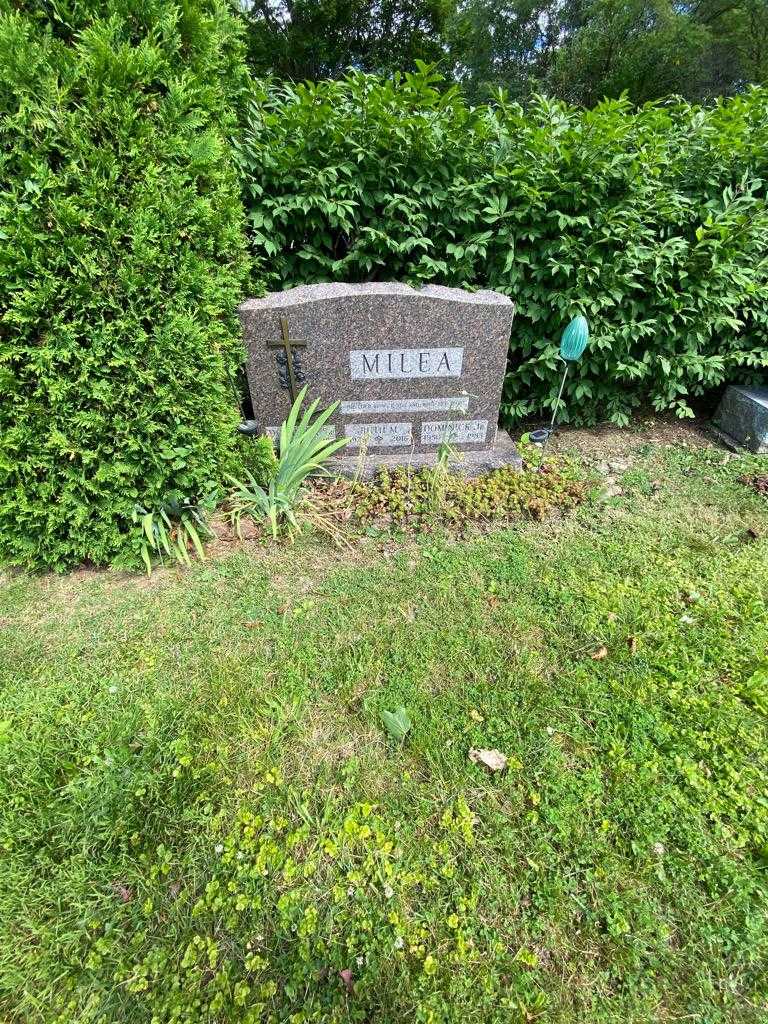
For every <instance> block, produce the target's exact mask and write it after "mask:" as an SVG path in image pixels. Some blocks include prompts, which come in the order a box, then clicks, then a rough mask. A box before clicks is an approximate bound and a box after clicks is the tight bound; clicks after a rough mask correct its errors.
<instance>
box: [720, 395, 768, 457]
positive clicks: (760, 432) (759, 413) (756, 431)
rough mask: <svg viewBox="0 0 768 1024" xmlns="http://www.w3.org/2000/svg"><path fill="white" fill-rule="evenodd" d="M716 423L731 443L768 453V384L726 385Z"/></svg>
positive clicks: (736, 446)
mask: <svg viewBox="0 0 768 1024" xmlns="http://www.w3.org/2000/svg"><path fill="white" fill-rule="evenodd" d="M712 426H713V432H714V433H715V434H717V436H718V437H719V438H720V439H721V440H722V441H724V442H725V444H727V445H728V447H730V448H746V449H748V450H749V451H751V452H754V453H755V454H756V455H766V454H768V388H758V387H752V388H748V387H733V386H731V387H728V388H726V389H725V394H724V395H723V399H722V401H721V402H720V406H719V408H718V410H717V412H716V413H715V417H714V420H713V421H712Z"/></svg>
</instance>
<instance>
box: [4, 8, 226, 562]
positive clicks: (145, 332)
mask: <svg viewBox="0 0 768 1024" xmlns="http://www.w3.org/2000/svg"><path fill="white" fill-rule="evenodd" d="M239 33H240V24H239V22H238V20H237V19H236V18H235V17H234V16H233V15H232V14H231V13H230V11H229V8H228V7H227V6H226V5H225V4H224V3H220V2H218V0H199V2H198V0H196V2H195V3H186V4H175V3H172V2H168V0H141V2H139V0H114V2H112V3H110V4H109V5H105V4H102V3H96V2H95V0H93V2H90V0H89V2H83V0H76V2H75V0H72V2H71V3H58V2H57V3H33V2H29V3H17V2H14V3H8V2H7V0H2V2H0V110H2V112H3V117H2V119H1V120H0V226H1V228H2V233H1V234H0V297H1V301H0V391H1V392H2V403H1V404H0V552H2V555H3V557H6V558H9V559H11V560H14V561H19V562H23V563H28V564H38V565H39V564H42V565H47V566H55V567H63V566H66V565H71V564H76V563H80V562H83V561H86V560H89V561H93V562H96V563H104V562H108V561H114V560H115V559H120V558H121V557H124V556H125V555H126V547H130V543H129V541H128V537H129V534H130V532H131V531H132V529H133V527H132V523H131V515H132V511H133V508H134V506H135V504H136V503H137V502H140V503H141V504H142V505H144V506H145V507H148V508H157V507H158V506H160V505H163V504H165V503H168V502H173V501H174V500H181V499H182V498H187V499H192V500H196V499H199V498H200V497H201V496H203V495H204V494H205V492H206V491H207V490H209V489H210V488H211V486H212V485H213V484H214V483H215V482H216V481H217V480H218V479H219V478H220V476H221V469H222V466H223V464H224V463H225V461H226V459H227V457H228V453H229V451H230V450H231V447H232V443H233V441H232V432H233V427H234V422H235V419H236V414H235V408H236V406H235V403H234V400H233V397H232V392H231V387H230V384H229V379H228V368H230V367H231V365H232V364H234V363H235V362H237V361H239V360H240V342H239V330H238V327H237V324H236V320H235V308H236V305H237V303H238V301H239V300H240V298H241V297H242V292H243V285H242V282H243V279H244V274H245V270H246V259H245V245H244V237H243V222H242V206H241V203H240V196H239V186H238V182H237V176H236V173H235V170H234V167H233V164H232V160H231V155H230V150H229V147H228V144H227V141H226V140H227V136H228V135H229V134H230V133H231V132H232V130H233V126H234V104H235V102H236V100H237V97H238V96H239V94H240V92H241V91H242V89H243V87H244V84H245V77H244V74H245V65H244V62H243V48H242V44H241V41H240V38H239ZM129 553H130V552H129Z"/></svg>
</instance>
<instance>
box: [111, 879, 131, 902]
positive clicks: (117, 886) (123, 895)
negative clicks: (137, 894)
mask: <svg viewBox="0 0 768 1024" xmlns="http://www.w3.org/2000/svg"><path fill="white" fill-rule="evenodd" d="M112 890H113V892H114V893H115V895H116V896H119V897H120V899H121V900H122V901H123V903H130V902H131V900H132V899H133V892H132V890H131V889H129V888H128V886H127V885H124V884H123V882H113V883H112Z"/></svg>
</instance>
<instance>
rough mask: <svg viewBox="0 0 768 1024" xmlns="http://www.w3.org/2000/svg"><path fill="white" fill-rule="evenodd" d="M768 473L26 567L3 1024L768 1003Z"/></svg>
mask: <svg viewBox="0 0 768 1024" xmlns="http://www.w3.org/2000/svg"><path fill="white" fill-rule="evenodd" d="M759 465H760V463H759V460H757V459H753V460H749V459H739V460H731V461H730V462H727V463H725V464H724V459H723V452H722V451H720V450H716V449H707V448H702V449H694V448H667V447H663V446H652V445H650V446H647V447H644V448H640V449H637V450H635V453H634V457H633V459H632V464H631V467H630V469H629V470H628V472H627V473H626V474H625V476H624V479H623V486H624V492H625V493H624V495H623V496H621V497H618V498H615V499H612V500H610V501H608V502H602V503H595V504H591V505H588V506H584V507H582V508H581V509H580V510H579V511H578V512H577V513H575V514H572V515H570V516H568V517H567V518H565V519H562V520H553V521H550V522H548V523H544V524H542V525H538V524H524V525H521V526H520V527H519V528H515V529H509V530H504V531H500V532H496V533H493V534H489V535H487V536H482V535H477V536H475V537H470V538H468V539H463V540H461V541H456V540H452V539H451V538H449V537H442V536H436V535H431V536H425V537H423V538H421V539H419V538H416V539H413V538H410V539H397V538H372V537H371V538H366V539H364V540H363V541H361V542H360V544H359V546H358V547H357V548H356V550H355V553H354V554H350V553H348V552H337V551H336V550H331V549H330V548H329V546H328V545H327V544H323V543H321V542H319V541H317V540H315V541H313V540H311V539H306V540H302V541H299V542H297V543H296V544H294V545H293V546H292V547H287V546H286V547H282V546H281V547H275V546H263V547H259V546H257V545H246V546H244V547H243V549H242V550H239V551H235V552H233V553H230V554H229V555H228V556H226V557H222V558H218V559H217V560H215V561H211V562H206V563H204V564H197V565H195V567H194V568H193V569H192V570H191V571H188V572H181V571H177V570H175V569H174V570H168V571H163V572H158V573H156V574H155V575H154V576H153V577H152V579H151V580H149V581H146V580H141V579H138V578H137V579H130V578H126V577H120V576H117V575H116V574H100V573H81V574H75V575H74V576H71V577H68V578H62V579H52V578H41V579H34V578H30V577H24V576H21V577H19V576H14V575H11V574H8V575H6V577H5V578H4V580H3V582H2V585H1V586H0V627H1V628H0V686H1V688H0V719H1V720H2V721H1V722H0V790H1V796H2V820H1V822H0V851H1V852H2V858H1V859H0V1019H2V1020H3V1021H8V1022H16V1021H24V1022H46V1024H48V1022H54V1021H55V1022H60V1024H70V1022H72V1024H82V1022H86V1021H87V1022H104V1024H107V1022H109V1024H111V1022H134V1021H135V1022H156V1024H165V1022H171V1021H178V1022H192V1021H195V1022H214V1021H216V1022H235V1021H237V1022H251V1024H257V1022H259V1024H261V1022H267V1021H270V1022H275V1024H283V1022H292V1024H300V1022H309V1021H316V1022H320V1021H322V1022H335V1021H339V1022H341V1021H360V1022H381V1024H395V1022H401V1021H420V1022H451V1024H452V1022H468V1021H469V1022H474V1021H477V1022H482V1024H491V1022H499V1024H508V1022H515V1021H532V1020H540V1021H547V1022H555V1021H569V1022H571V1021H573V1022H590V1024H592V1022H600V1024H605V1022H609V1021H610V1022H617V1024H618V1022H621V1024H627V1022H640V1021H664V1022H667V1021H689V1022H695V1024H714V1022H729V1024H730V1022H747V1021H750V1022H752V1021H754V1022H758V1021H765V1020H766V1019H768V977H767V971H766V964H768V878H767V876H766V868H767V866H768V781H767V780H768V717H767V714H768V685H767V682H766V681H767V680H768V653H766V645H767V643H768V607H767V605H766V598H767V597H768V501H767V500H766V498H765V497H764V496H760V495H758V494H756V493H754V492H753V491H751V490H749V489H748V488H747V487H745V486H744V485H743V484H740V483H739V482H738V480H737V477H738V476H739V475H740V474H742V473H746V472H756V471H757V467H758V466H759ZM763 472H765V470H763ZM602 648H604V649H605V650H604V652H603V650H601V649H602ZM603 653H604V655H605V656H603V657H593V655H595V654H598V655H601V654H603ZM398 705H404V706H405V707H406V708H407V709H408V712H409V714H410V716H411V718H412V720H413V729H412V732H411V733H410V735H409V737H408V739H407V740H406V742H405V744H404V745H403V746H399V745H397V744H396V743H394V742H393V741H391V740H389V739H388V737H387V735H386V733H385V732H384V731H383V729H382V727H381V721H380V713H381V711H382V710H383V709H386V708H394V707H396V706H398ZM472 746H474V747H487V748H497V749H499V750H501V751H502V752H504V753H505V754H506V755H507V757H508V759H509V763H508V767H507V769H506V771H504V772H503V773H501V774H496V775H492V774H489V773H487V772H486V771H484V769H483V768H482V767H480V766H478V765H476V764H474V763H472V762H471V761H470V760H469V758H468V750H469V748H470V747H472ZM342 972H343V973H342Z"/></svg>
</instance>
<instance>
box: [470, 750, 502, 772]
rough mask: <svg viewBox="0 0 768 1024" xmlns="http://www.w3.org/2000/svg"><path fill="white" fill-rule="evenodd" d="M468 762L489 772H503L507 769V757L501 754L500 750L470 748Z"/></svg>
mask: <svg viewBox="0 0 768 1024" xmlns="http://www.w3.org/2000/svg"><path fill="white" fill-rule="evenodd" d="M469 760H470V761H474V763H475V764H479V765H482V766H483V768H487V769H488V771H489V772H503V771H504V769H505V768H506V767H507V755H506V754H502V752H501V751H500V750H480V749H478V748H477V747H470V748H469Z"/></svg>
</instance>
